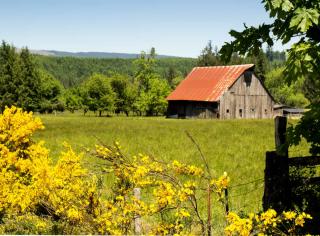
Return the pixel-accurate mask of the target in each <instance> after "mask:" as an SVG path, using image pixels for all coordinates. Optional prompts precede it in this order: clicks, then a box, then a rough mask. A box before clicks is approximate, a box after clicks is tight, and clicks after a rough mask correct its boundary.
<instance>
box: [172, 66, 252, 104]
mask: <svg viewBox="0 0 320 236" xmlns="http://www.w3.org/2000/svg"><path fill="white" fill-rule="evenodd" d="M252 67H254V64H245V65H233V66H207V67H195V68H193V69H192V71H191V72H190V73H189V74H188V76H187V77H186V78H185V79H184V80H183V81H182V82H181V83H180V84H179V85H178V86H177V88H176V89H175V90H174V91H173V92H172V93H171V94H170V95H169V96H168V97H167V100H168V101H171V100H187V101H208V102H214V101H218V100H219V99H220V96H221V95H222V94H223V93H224V92H225V91H226V90H227V89H228V88H229V87H230V86H231V85H233V83H234V82H235V81H236V80H237V79H238V78H239V77H240V75H241V74H242V73H243V72H244V71H246V70H248V69H250V68H252Z"/></svg>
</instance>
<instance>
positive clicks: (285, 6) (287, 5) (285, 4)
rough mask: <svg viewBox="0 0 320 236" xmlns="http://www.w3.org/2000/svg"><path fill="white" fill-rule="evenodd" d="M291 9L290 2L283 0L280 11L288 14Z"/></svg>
mask: <svg viewBox="0 0 320 236" xmlns="http://www.w3.org/2000/svg"><path fill="white" fill-rule="evenodd" d="M292 8H293V4H292V3H291V2H290V0H284V1H283V3H282V9H283V10H284V11H285V12H289V11H290V10H291V9H292Z"/></svg>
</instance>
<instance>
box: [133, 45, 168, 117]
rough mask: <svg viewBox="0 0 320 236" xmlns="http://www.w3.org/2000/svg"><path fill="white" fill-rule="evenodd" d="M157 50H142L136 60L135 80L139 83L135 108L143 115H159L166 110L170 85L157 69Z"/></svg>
mask: <svg viewBox="0 0 320 236" xmlns="http://www.w3.org/2000/svg"><path fill="white" fill-rule="evenodd" d="M154 55H155V50H154V49H151V54H150V55H147V54H146V53H144V52H142V53H141V55H140V58H139V59H137V60H136V61H134V64H135V66H136V73H135V77H134V82H136V83H137V84H138V91H137V94H138V98H137V99H136V101H135V102H134V108H135V110H136V111H137V112H138V113H139V114H140V115H142V113H145V114H146V115H148V116H151V115H158V114H159V113H163V112H164V111H165V110H166V106H167V102H166V100H165V98H166V96H167V95H168V91H169V90H170V87H169V85H168V83H167V81H166V80H164V79H162V78H160V76H159V74H158V73H156V71H155V62H156V59H155V56H154Z"/></svg>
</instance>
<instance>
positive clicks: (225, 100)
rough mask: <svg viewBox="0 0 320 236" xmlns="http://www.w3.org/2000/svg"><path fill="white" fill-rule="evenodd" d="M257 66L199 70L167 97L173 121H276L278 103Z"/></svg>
mask: <svg viewBox="0 0 320 236" xmlns="http://www.w3.org/2000/svg"><path fill="white" fill-rule="evenodd" d="M253 69H254V64H245V65H233V66H209V67H195V68H193V70H192V71H191V72H190V73H189V74H188V76H187V77H186V78H185V79H184V80H183V81H182V82H181V83H180V84H179V85H178V86H177V88H176V89H175V90H174V91H173V92H172V93H171V94H170V95H169V96H168V97H167V100H168V110H167V117H171V118H174V117H176V118H211V119H213V118H219V119H234V118H272V117H273V105H274V99H273V98H272V96H271V95H270V93H269V92H268V91H267V89H266V88H265V86H264V85H263V84H262V82H261V81H260V80H259V79H258V78H257V77H256V75H255V74H254V72H253Z"/></svg>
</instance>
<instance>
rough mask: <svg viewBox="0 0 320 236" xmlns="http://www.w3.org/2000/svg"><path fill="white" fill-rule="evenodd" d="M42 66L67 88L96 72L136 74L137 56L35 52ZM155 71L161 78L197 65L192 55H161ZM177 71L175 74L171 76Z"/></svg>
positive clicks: (188, 69) (183, 73) (183, 74)
mask: <svg viewBox="0 0 320 236" xmlns="http://www.w3.org/2000/svg"><path fill="white" fill-rule="evenodd" d="M35 58H36V60H37V63H38V64H39V66H40V67H42V68H43V69H45V70H46V71H48V72H49V73H50V74H52V75H53V76H54V77H55V78H56V79H58V80H59V81H60V82H61V83H62V84H63V85H64V86H65V87H66V88H69V87H73V86H75V85H79V84H80V83H81V82H83V81H84V80H85V79H86V78H88V77H89V76H90V75H92V74H94V73H99V74H103V75H106V76H112V75H113V74H114V73H117V74H122V75H128V76H133V75H134V71H135V69H136V68H135V66H134V64H133V62H134V61H135V60H136V59H120V58H114V59H99V58H76V57H52V56H40V55H35ZM155 63H156V64H155V71H156V73H157V74H159V75H160V76H161V77H164V78H167V77H168V76H174V77H177V76H182V77H184V76H185V75H186V74H187V73H189V72H190V70H191V69H192V68H193V67H194V66H196V64H197V60H196V59H193V58H161V59H157V60H156V62H155ZM170 73H171V74H174V75H170Z"/></svg>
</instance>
